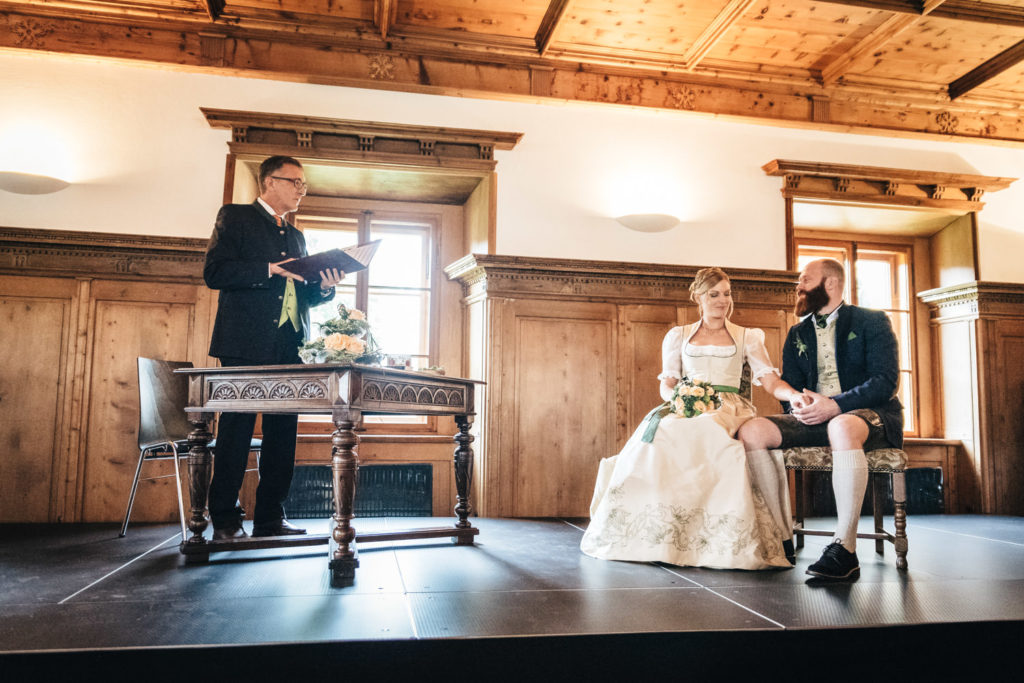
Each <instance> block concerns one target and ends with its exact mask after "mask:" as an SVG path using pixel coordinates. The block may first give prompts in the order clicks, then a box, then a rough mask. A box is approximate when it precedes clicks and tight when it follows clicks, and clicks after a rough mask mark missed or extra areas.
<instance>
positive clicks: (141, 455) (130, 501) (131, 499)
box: [118, 450, 146, 538]
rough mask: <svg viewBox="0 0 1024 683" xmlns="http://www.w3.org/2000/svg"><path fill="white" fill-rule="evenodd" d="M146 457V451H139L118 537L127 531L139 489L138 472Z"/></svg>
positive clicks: (139, 472) (140, 471) (122, 536)
mask: <svg viewBox="0 0 1024 683" xmlns="http://www.w3.org/2000/svg"><path fill="white" fill-rule="evenodd" d="M145 457H146V451H145V450H141V451H139V464H138V465H136V466H135V479H134V481H132V492H131V493H130V494H129V495H128V509H126V510H125V511H124V522H122V523H121V533H119V534H118V537H119V538H124V535H125V534H126V533H127V532H128V519H129V518H130V517H131V516H132V505H134V504H135V492H136V491H138V490H139V474H141V473H142V461H143V460H144V459H145Z"/></svg>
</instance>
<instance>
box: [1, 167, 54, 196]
mask: <svg viewBox="0 0 1024 683" xmlns="http://www.w3.org/2000/svg"><path fill="white" fill-rule="evenodd" d="M70 185H71V183H69V182H67V181H66V180H61V179H60V178H53V177H51V176H48V175H36V174H35V173H21V172H19V171H0V190H6V191H8V192H14V193H15V194H50V193H51V192H59V191H60V190H63V189H64V188H65V187H68V186H70Z"/></svg>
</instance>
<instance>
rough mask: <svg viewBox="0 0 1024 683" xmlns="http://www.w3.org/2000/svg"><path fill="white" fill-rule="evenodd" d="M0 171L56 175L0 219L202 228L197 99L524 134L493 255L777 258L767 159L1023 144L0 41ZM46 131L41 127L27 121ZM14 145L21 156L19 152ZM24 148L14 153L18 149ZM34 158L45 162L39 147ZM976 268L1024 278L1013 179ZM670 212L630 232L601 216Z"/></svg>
mask: <svg viewBox="0 0 1024 683" xmlns="http://www.w3.org/2000/svg"><path fill="white" fill-rule="evenodd" d="M0 92H2V93H4V96H3V98H2V100H0V171H2V170H25V171H32V172H37V173H44V174H50V175H57V176H61V177H65V178H66V179H67V180H70V181H72V182H73V183H74V185H73V186H72V187H70V188H68V189H66V190H64V191H62V192H59V193H57V194H52V195H39V196H25V195H16V194H11V193H8V192H4V191H0V225H4V226H11V227H30V228H50V229H63V230H91V231H104V232H117V233H149V234H159V235H178V236H187V237H206V236H207V235H208V234H209V232H210V229H211V227H212V220H213V216H214V214H215V212H216V210H217V207H218V206H219V204H220V198H221V193H222V187H223V174H224V158H225V155H226V153H227V145H226V143H227V141H228V138H229V133H228V131H224V130H213V129H211V128H209V126H208V125H207V124H206V122H205V120H204V118H203V116H202V114H201V113H200V111H199V107H200V106H205V107H215V108H224V109H245V110H255V111H266V112H279V113H291V114H307V115H311V116H327V117H336V118H350V119H371V120H379V121H386V122H395V123H410V124H423V125H436V126H450V127H457V128H481V129H489V130H503V131H517V132H522V133H525V136H524V138H523V140H522V142H521V143H520V144H519V146H518V147H517V148H516V149H515V150H513V151H511V152H497V153H496V157H497V159H498V161H499V163H498V251H499V252H500V253H503V254H519V255H529V256H559V257H572V258H581V259H601V260H627V261H648V262H660V263H681V264H691V265H706V264H719V265H723V266H732V267H747V268H770V269H777V268H782V267H784V265H785V256H784V254H785V252H784V244H783V237H784V236H783V208H782V199H781V196H780V194H779V189H780V187H781V179H779V178H770V177H768V176H765V175H764V173H763V172H762V171H761V165H762V164H764V163H765V162H767V161H770V160H771V159H775V158H786V159H800V160H808V161H831V162H839V163H853V164H865V165H873V166H893V167H902V168H919V169H928V170H934V171H948V172H963V173H979V174H983V175H992V176H1011V177H1016V176H1019V175H1021V172H1022V169H1024V148H1021V147H1012V148H1011V147H995V146H982V145H974V144H965V143H955V142H936V141H925V140H910V139H896V138H886V137H879V136H866V135H850V134H841V133H826V132H814V131H806V130H796V129H785V128H776V127H770V126H762V125H754V124H746V123H737V122H733V121H725V120H718V119H714V118H711V117H703V116H698V115H693V114H687V113H682V112H678V113H676V112H656V111H642V110H632V109H625V108H616V107H611V106H605V107H601V106H588V105H578V104H557V103H556V104H552V105H537V104H525V103H514V102H502V101H489V100H472V99H462V98H450V97H437V96H428V95H416V94H409V93H392V92H383V91H372V90H358V89H352V88H338V87H329V86H320V85H308V84H299V83H280V82H273V81H264V80H255V79H239V78H230V77H222V76H208V75H197V74H188V73H179V72H172V71H165V70H161V69H157V68H150V67H145V66H137V65H126V64H121V63H114V62H109V61H100V60H79V59H73V58H68V57H58V56H44V55H36V54H32V55H23V54H20V53H2V54H0ZM39 131H42V136H40V135H38V134H37V133H38V132H39ZM26 151H27V152H28V158H27V159H25V158H24V155H23V154H20V153H22V152H26ZM19 155H20V156H19ZM44 162H46V163H44ZM985 199H986V200H987V202H988V207H987V208H986V209H985V211H984V212H983V213H982V222H981V228H980V234H981V239H980V243H981V255H980V256H981V276H982V278H983V279H986V280H994V281H1005V282H1024V269H1022V268H1021V267H1020V266H1019V263H1018V257H1017V255H1018V254H1020V253H1024V218H1022V216H1024V181H1021V182H1018V183H1016V184H1015V185H1014V186H1012V187H1011V188H1010V189H1008V190H1004V191H1002V192H999V193H997V194H992V195H989V196H987V197H986V198H985ZM638 212H640V213H648V212H651V213H671V214H674V215H677V216H679V217H681V218H682V219H683V225H681V226H680V227H677V228H675V229H674V230H671V231H669V232H665V233H654V234H651V233H648V234H642V233H635V232H630V231H628V230H626V229H625V228H623V227H621V226H620V225H619V224H618V223H616V222H615V221H614V220H612V217H614V216H618V215H622V214H626V213H638Z"/></svg>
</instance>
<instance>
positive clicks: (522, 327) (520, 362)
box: [499, 301, 618, 517]
mask: <svg viewBox="0 0 1024 683" xmlns="http://www.w3.org/2000/svg"><path fill="white" fill-rule="evenodd" d="M509 308H510V311H509V313H510V317H511V318H512V319H511V321H510V322H511V329H510V330H508V333H507V336H506V339H505V341H506V343H505V345H504V347H503V349H502V355H503V363H502V365H503V366H504V367H506V368H508V369H509V370H510V374H511V380H512V386H511V387H507V388H506V390H507V391H511V393H512V397H511V403H507V404H505V405H506V406H508V407H509V408H510V409H508V410H503V411H502V417H501V418H499V420H501V421H503V422H504V423H505V425H504V427H502V430H503V431H508V432H510V433H511V434H512V435H513V443H512V450H511V460H512V472H513V476H512V481H513V482H514V487H515V490H514V493H513V504H512V509H511V513H512V515H513V516H516V517H555V516H570V517H579V516H585V515H586V514H587V512H588V508H589V502H590V494H591V493H592V491H593V486H594V476H595V474H596V473H597V465H598V462H599V461H600V460H601V458H605V457H608V456H610V455H613V454H614V453H615V450H616V448H615V432H616V430H615V424H616V421H615V418H616V386H615V381H616V377H617V368H616V366H617V360H618V359H617V354H616V326H615V320H616V318H617V316H616V311H615V307H614V306H613V305H611V304H600V303H588V302H577V301H568V302H556V301H515V302H514V303H513V304H512V305H511V306H510V307H509ZM507 379H509V378H508V376H506V380H507Z"/></svg>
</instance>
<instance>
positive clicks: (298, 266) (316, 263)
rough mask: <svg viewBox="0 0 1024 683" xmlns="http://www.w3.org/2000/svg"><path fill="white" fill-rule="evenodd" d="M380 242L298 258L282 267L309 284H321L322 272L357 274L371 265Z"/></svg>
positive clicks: (375, 241)
mask: <svg viewBox="0 0 1024 683" xmlns="http://www.w3.org/2000/svg"><path fill="white" fill-rule="evenodd" d="M379 246H380V240H374V241H372V242H367V243H366V244H357V245H355V246H352V247H345V248H344V249H328V250H327V251H321V252H319V253H316V254H310V255H309V256H303V257H302V258H297V259H295V260H294V261H288V262H287V263H282V264H281V267H282V268H284V269H285V270H287V271H288V272H289V273H295V274H296V275H298V276H300V277H302V278H303V279H304V280H305V281H306V282H308V283H309V284H316V283H317V282H320V271H321V270H327V269H328V268H337V269H338V270H343V271H345V274H346V275H347V274H349V273H355V272H357V271H360V270H363V269H364V268H366V267H367V266H369V265H370V261H371V260H372V259H373V255H374V254H375V253H377V247H379Z"/></svg>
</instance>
